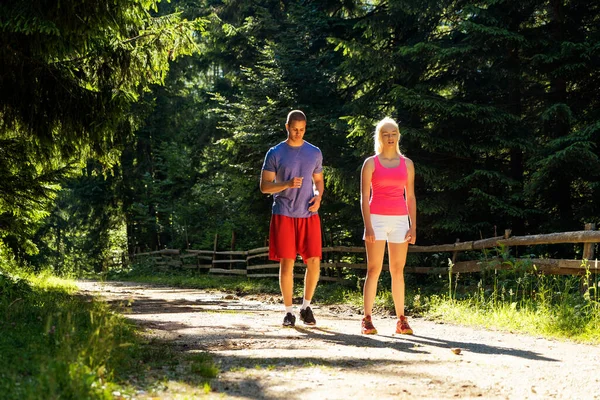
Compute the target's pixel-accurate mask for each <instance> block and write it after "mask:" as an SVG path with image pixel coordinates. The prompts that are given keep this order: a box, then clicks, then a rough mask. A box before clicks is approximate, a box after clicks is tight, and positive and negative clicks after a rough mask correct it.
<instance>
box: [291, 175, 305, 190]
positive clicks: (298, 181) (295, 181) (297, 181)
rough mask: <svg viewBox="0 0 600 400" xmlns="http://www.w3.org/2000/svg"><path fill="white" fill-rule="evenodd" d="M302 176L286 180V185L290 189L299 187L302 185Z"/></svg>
mask: <svg viewBox="0 0 600 400" xmlns="http://www.w3.org/2000/svg"><path fill="white" fill-rule="evenodd" d="M302 179H304V178H302V177H297V176H296V177H294V178H292V179H290V180H289V181H288V187H289V188H290V189H300V187H302Z"/></svg>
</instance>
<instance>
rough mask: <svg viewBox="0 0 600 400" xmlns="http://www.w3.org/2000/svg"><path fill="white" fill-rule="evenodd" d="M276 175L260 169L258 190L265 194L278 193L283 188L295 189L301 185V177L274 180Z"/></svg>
mask: <svg viewBox="0 0 600 400" xmlns="http://www.w3.org/2000/svg"><path fill="white" fill-rule="evenodd" d="M276 176H277V175H276V174H275V172H272V171H265V170H264V169H263V170H262V173H261V174H260V191H261V192H263V193H267V194H273V193H279V192H281V191H282V190H285V189H292V188H294V189H297V188H299V187H300V186H302V178H298V177H295V178H292V179H290V180H289V181H284V182H275V177H276Z"/></svg>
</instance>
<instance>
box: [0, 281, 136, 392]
mask: <svg viewBox="0 0 600 400" xmlns="http://www.w3.org/2000/svg"><path fill="white" fill-rule="evenodd" d="M71 291H72V288H71V287H69V286H65V283H64V282H58V281H55V280H51V279H47V278H41V279H40V278H35V277H31V278H28V279H23V278H17V277H11V276H9V275H7V274H5V273H0V300H1V301H0V315H2V318H1V322H0V350H1V352H2V361H1V362H0V376H1V377H2V379H0V388H1V390H2V393H3V396H6V397H7V398H20V399H36V398H41V397H45V398H58V397H66V398H88V399H107V398H112V394H111V393H112V391H113V389H114V388H117V387H118V386H117V385H116V384H115V383H113V382H114V380H113V379H114V375H113V374H114V372H115V371H116V370H117V369H119V368H123V367H124V365H125V364H126V363H127V362H129V361H128V360H129V359H130V358H131V357H132V356H133V353H129V351H128V346H130V345H132V344H133V343H135V341H136V340H137V339H135V338H134V336H133V331H132V329H131V327H130V326H129V325H128V324H126V323H125V321H124V319H123V318H121V317H118V316H116V315H114V314H112V313H110V312H109V311H108V309H107V307H106V305H104V304H101V303H97V302H92V303H89V302H84V301H82V300H81V299H77V298H75V297H73V296H72V295H71V294H70V292H71Z"/></svg>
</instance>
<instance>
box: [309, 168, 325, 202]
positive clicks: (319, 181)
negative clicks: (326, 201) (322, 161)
mask: <svg viewBox="0 0 600 400" xmlns="http://www.w3.org/2000/svg"><path fill="white" fill-rule="evenodd" d="M312 179H313V182H314V183H315V187H316V188H317V192H318V194H317V195H316V196H315V197H313V198H312V199H310V202H309V203H310V207H308V211H310V212H317V210H319V207H321V198H322V197H323V192H324V191H325V181H324V179H323V173H322V172H319V173H317V174H313V176H312Z"/></svg>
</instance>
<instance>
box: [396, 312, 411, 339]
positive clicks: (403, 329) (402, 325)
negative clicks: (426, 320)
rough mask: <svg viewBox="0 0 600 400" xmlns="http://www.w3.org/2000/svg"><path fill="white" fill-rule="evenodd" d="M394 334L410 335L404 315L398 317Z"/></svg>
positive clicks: (409, 328)
mask: <svg viewBox="0 0 600 400" xmlns="http://www.w3.org/2000/svg"><path fill="white" fill-rule="evenodd" d="M396 333H400V334H402V335H412V334H413V330H412V329H411V327H410V325H409V324H408V321H407V320H406V317H405V316H404V315H401V316H400V319H399V320H398V322H397V323H396Z"/></svg>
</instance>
